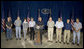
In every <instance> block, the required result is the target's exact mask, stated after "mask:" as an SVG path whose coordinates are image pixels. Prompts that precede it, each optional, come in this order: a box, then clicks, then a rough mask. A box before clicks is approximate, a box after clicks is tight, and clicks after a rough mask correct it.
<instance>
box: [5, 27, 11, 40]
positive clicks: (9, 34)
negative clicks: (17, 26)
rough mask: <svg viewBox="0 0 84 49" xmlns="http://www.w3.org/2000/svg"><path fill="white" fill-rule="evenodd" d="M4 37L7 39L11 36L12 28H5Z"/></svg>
mask: <svg viewBox="0 0 84 49" xmlns="http://www.w3.org/2000/svg"><path fill="white" fill-rule="evenodd" d="M6 38H7V39H11V38H12V29H8V28H7V32H6Z"/></svg>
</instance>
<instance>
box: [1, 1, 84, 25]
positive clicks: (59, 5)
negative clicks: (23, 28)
mask: <svg viewBox="0 0 84 49" xmlns="http://www.w3.org/2000/svg"><path fill="white" fill-rule="evenodd" d="M28 7H29V9H30V10H29V11H30V17H33V18H34V20H35V21H36V22H37V16H38V15H37V13H38V12H37V10H38V9H43V8H48V9H49V8H51V15H52V18H53V20H54V22H56V21H57V19H58V16H59V11H60V10H61V11H62V18H63V22H64V23H65V22H66V19H67V18H69V17H70V14H71V13H72V10H73V9H74V17H75V18H76V17H79V19H80V21H81V22H83V19H82V18H83V16H82V14H83V13H82V12H83V9H82V8H83V5H82V2H79V1H2V2H1V16H2V18H3V17H4V18H5V19H6V18H7V16H8V12H9V9H10V14H11V17H12V21H13V22H14V21H15V19H16V18H17V12H18V9H19V14H20V18H21V20H22V22H23V18H24V17H27V14H28ZM3 10H4V16H3ZM40 14H41V17H42V18H43V22H44V24H45V25H46V24H47V20H48V17H49V16H48V15H44V14H42V13H41V12H40ZM75 18H74V19H75Z"/></svg>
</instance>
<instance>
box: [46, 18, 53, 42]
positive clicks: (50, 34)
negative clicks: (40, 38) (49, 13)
mask: <svg viewBox="0 0 84 49" xmlns="http://www.w3.org/2000/svg"><path fill="white" fill-rule="evenodd" d="M47 26H48V41H49V42H53V30H54V21H53V20H52V17H50V18H49V21H48V22H47Z"/></svg>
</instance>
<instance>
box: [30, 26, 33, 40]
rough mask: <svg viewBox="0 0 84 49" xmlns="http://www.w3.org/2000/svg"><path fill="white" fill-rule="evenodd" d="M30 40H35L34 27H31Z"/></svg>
mask: <svg viewBox="0 0 84 49" xmlns="http://www.w3.org/2000/svg"><path fill="white" fill-rule="evenodd" d="M30 40H34V28H33V27H30Z"/></svg>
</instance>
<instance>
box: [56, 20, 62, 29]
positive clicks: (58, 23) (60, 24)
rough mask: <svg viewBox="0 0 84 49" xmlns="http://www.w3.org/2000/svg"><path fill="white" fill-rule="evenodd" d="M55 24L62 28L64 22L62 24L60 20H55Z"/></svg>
mask: <svg viewBox="0 0 84 49" xmlns="http://www.w3.org/2000/svg"><path fill="white" fill-rule="evenodd" d="M55 26H56V28H62V27H64V24H63V22H62V21H60V22H59V21H56V24H55Z"/></svg>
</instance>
